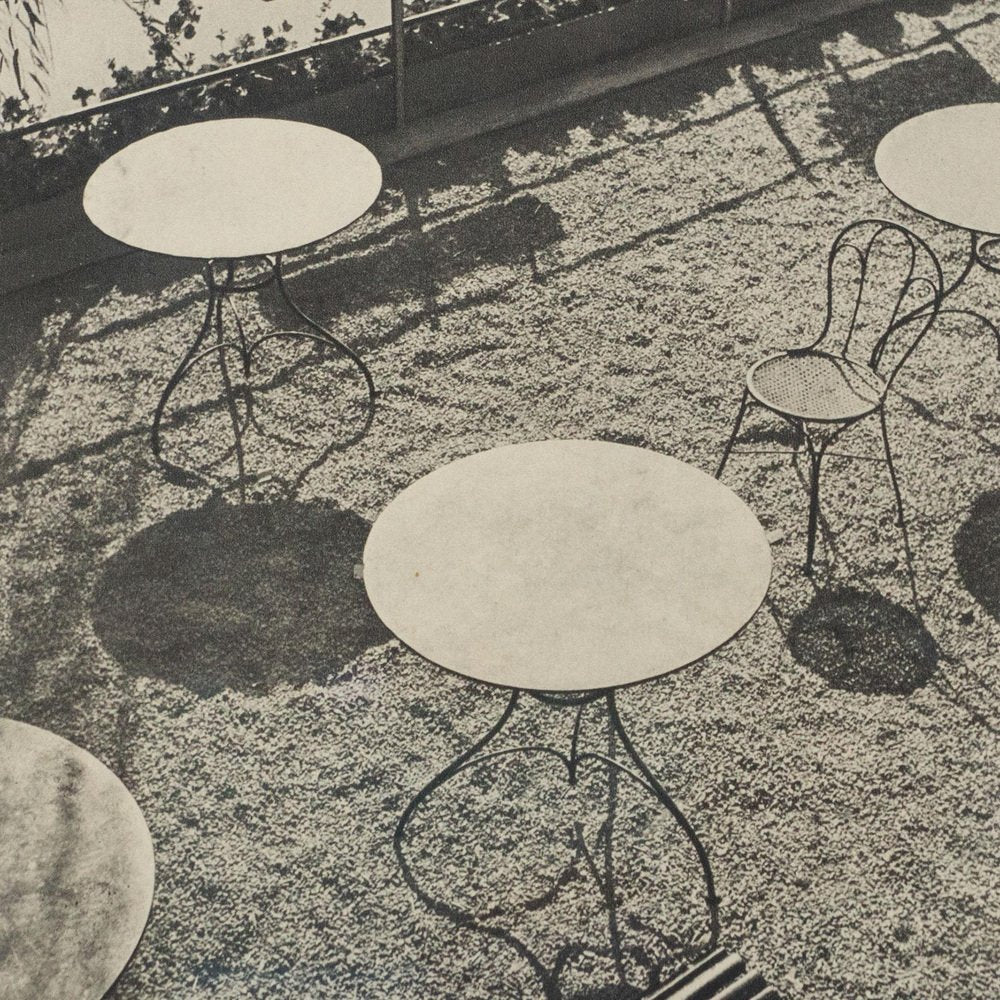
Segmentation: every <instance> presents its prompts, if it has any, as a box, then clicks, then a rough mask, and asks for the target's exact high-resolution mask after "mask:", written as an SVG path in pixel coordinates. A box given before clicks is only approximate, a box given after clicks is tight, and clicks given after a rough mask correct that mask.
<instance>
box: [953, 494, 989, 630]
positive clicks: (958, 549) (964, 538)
mask: <svg viewBox="0 0 1000 1000" xmlns="http://www.w3.org/2000/svg"><path fill="white" fill-rule="evenodd" d="M955 564H956V566H957V568H958V575H959V576H960V577H961V579H962V583H963V584H964V585H965V589H966V590H968V592H969V593H970V594H971V595H972V596H973V597H974V598H975V599H976V600H977V601H978V602H979V603H980V604H981V605H982V606H983V607H984V608H985V609H986V611H987V612H988V613H989V614H990V615H992V616H993V617H994V618H996V619H1000V490H991V491H989V492H988V493H983V494H982V495H981V496H980V497H979V498H978V499H977V500H976V501H975V503H973V505H972V508H971V510H970V511H969V516H968V517H967V518H966V519H965V521H964V522H963V523H962V525H961V527H959V529H958V531H957V532H956V533H955Z"/></svg>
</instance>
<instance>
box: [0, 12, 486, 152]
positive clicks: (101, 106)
mask: <svg viewBox="0 0 1000 1000" xmlns="http://www.w3.org/2000/svg"><path fill="white" fill-rule="evenodd" d="M485 2H486V0H455V2H454V3H449V4H443V5H442V6H440V7H435V8H434V9H433V10H426V11H423V12H421V13H419V14H410V15H408V16H406V17H404V18H403V23H404V24H406V25H410V24H419V23H421V22H423V21H430V20H433V19H434V18H437V17H441V16H442V15H443V14H448V13H451V12H453V11H456V10H459V9H461V8H463V7H472V6H475V5H477V4H483V3H485ZM390 28H391V25H389V24H385V25H382V26H381V27H377V28H368V29H366V30H365V31H357V32H353V33H352V34H349V35H339V36H338V37H336V38H324V39H323V40H322V41H319V42H310V43H309V44H308V45H302V46H299V47H297V48H294V49H286V50H285V51H284V52H274V53H271V54H270V55H266V56H257V58H255V59H247V60H246V61H245V62H240V63H235V64H234V65H232V66H220V67H218V68H217V69H212V70H208V71H206V72H204V73H197V74H195V75H194V76H186V77H183V78H181V79H179V80H168V81H167V82H166V83H158V84H156V85H155V86H152V87H147V88H146V89H145V90H137V91H135V92H133V93H131V94H121V95H120V96H118V97H112V98H109V99H108V100H106V101H99V102H98V103H97V104H91V105H89V106H87V107H84V108H78V109H77V110H75V111H67V112H66V113H65V114H62V115H55V116H53V117H52V118H45V119H43V120H42V121H38V122H31V123H30V124H28V125H21V126H18V127H17V128H12V129H0V138H3V139H16V138H18V137H20V136H25V135H30V134H32V133H34V132H45V131H47V130H48V129H53V128H59V127H61V126H63V125H71V124H73V123H74V122H77V121H80V120H82V119H84V118H91V117H96V116H97V115H102V114H106V113H108V112H109V111H113V110H114V109H115V108H117V107H120V106H121V105H123V104H127V103H129V102H131V101H140V100H144V99H147V98H150V99H151V98H155V97H157V96H163V95H166V94H172V93H175V92H176V91H178V90H186V89H187V88H188V87H197V86H200V85H202V84H206V83H211V82H213V81H215V80H221V79H225V78H226V77H231V76H237V75H239V74H241V73H245V72H249V71H251V70H254V69H259V68H260V67H262V66H274V65H278V64H280V63H285V62H291V61H293V60H295V59H301V58H303V57H306V56H309V55H312V54H314V53H317V52H321V51H323V50H324V49H326V48H328V47H330V46H333V45H339V44H343V43H345V42H360V41H364V40H365V39H368V38H374V37H375V36H377V35H385V34H388V33H389V31H390Z"/></svg>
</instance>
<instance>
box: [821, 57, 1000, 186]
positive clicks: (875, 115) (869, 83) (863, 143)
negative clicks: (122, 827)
mask: <svg viewBox="0 0 1000 1000" xmlns="http://www.w3.org/2000/svg"><path fill="white" fill-rule="evenodd" d="M827 93H828V95H829V105H830V110H829V111H827V112H824V113H823V114H821V115H820V119H819V120H820V124H821V125H822V126H823V127H824V128H825V129H827V131H828V132H829V133H830V134H831V135H832V136H833V137H834V139H835V140H836V141H837V143H838V145H840V146H841V147H842V148H843V149H844V152H845V153H846V154H847V155H848V156H849V157H851V158H852V159H854V160H857V161H859V162H862V163H864V164H866V165H867V166H868V168H869V170H870V171H872V172H873V173H874V170H875V167H874V161H873V157H874V155H875V149H876V147H877V146H878V144H879V142H880V141H881V139H882V137H883V136H884V135H886V133H888V132H890V131H891V130H892V129H894V128H895V127H896V126H897V125H899V124H901V123H902V122H904V121H906V120H907V119H909V118H913V117H914V116H915V115H919V114H923V113H924V112H925V111H934V110H936V109H938V108H944V107H948V106H949V105H952V104H968V103H973V102H979V101H991V100H997V98H998V96H1000V87H997V85H996V83H995V82H994V80H993V77H991V76H990V74H989V73H987V71H986V70H985V69H983V67H982V66H980V65H979V63H978V62H976V61H975V60H974V59H972V58H971V57H970V56H968V55H966V54H964V53H959V52H954V51H947V52H943V51H937V52H929V53H927V54H926V55H924V56H922V57H921V58H919V59H909V60H906V61H902V62H897V63H894V64H893V65H891V66H889V67H888V68H886V69H884V70H881V71H880V72H878V73H872V74H871V75H870V76H866V77H864V78H863V79H861V80H852V81H849V82H845V83H833V84H831V85H830V86H829V88H828V91H827Z"/></svg>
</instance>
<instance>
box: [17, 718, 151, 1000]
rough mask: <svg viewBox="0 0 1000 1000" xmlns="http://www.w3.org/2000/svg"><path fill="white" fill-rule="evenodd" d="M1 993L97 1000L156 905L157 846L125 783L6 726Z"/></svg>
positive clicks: (47, 736) (24, 728) (69, 749)
mask: <svg viewBox="0 0 1000 1000" xmlns="http://www.w3.org/2000/svg"><path fill="white" fill-rule="evenodd" d="M0 844H3V850H2V852H0V901H2V902H0V996H2V997H4V1000H65V998H67V997H73V998H74V1000H98V998H100V997H103V996H104V994H105V993H106V992H107V990H108V989H109V988H110V987H111V985H112V983H113V982H114V981H115V980H116V979H117V978H118V976H119V974H120V973H121V971H122V969H123V968H124V967H125V965H126V963H127V962H128V960H129V958H130V956H131V955H132V952H133V951H134V950H135V947H136V945H137V944H138V943H139V938H140V937H141V935H142V931H143V928H144V927H145V924H146V920H147V917H148V915H149V909H150V906H151V904H152V899H153V875H154V865H153V845H152V842H151V840H150V836H149V830H148V829H147V827H146V823H145V821H144V820H143V818H142V813H141V812H140V811H139V807H138V806H137V805H136V804H135V801H134V800H133V798H132V796H131V795H129V793H128V791H127V790H126V789H125V787H124V785H122V783H121V782H120V781H119V780H118V779H117V778H116V777H115V776H114V775H113V774H112V773H111V772H110V771H109V770H108V769H107V768H106V767H105V766H104V765H103V764H101V763H100V762H99V761H97V760H96V759H95V758H94V757H92V756H91V755H90V754H89V753H87V752H86V751H84V750H81V749H80V748H79V747H77V746H74V745H73V744H72V743H69V742H67V741H66V740H64V739H62V738H60V737H58V736H55V735H53V734H52V733H49V732H46V731H45V730H43V729H37V728H35V727H34V726H29V725H27V724H25V723H23V722H15V721H13V720H10V719H0Z"/></svg>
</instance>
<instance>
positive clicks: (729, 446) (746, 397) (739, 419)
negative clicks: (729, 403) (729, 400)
mask: <svg viewBox="0 0 1000 1000" xmlns="http://www.w3.org/2000/svg"><path fill="white" fill-rule="evenodd" d="M749 401H750V390H749V389H744V390H743V398H742V399H741V400H740V409H739V412H738V413H737V414H736V423H735V424H733V432H732V434H730V435H729V440H728V441H727V442H726V450H725V451H724V452H723V453H722V461H721V462H719V467H718V469H716V470H715V478H716V479H718V478H719V477H720V476H721V475H722V470H723V469H724V468H725V467H726V462H727V461H728V460H729V453H730V452H731V451H732V450H733V443H734V442H735V441H736V435H737V434H739V432H740V425H741V424H742V423H743V414H744V413H746V410H747V403H748V402H749Z"/></svg>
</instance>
